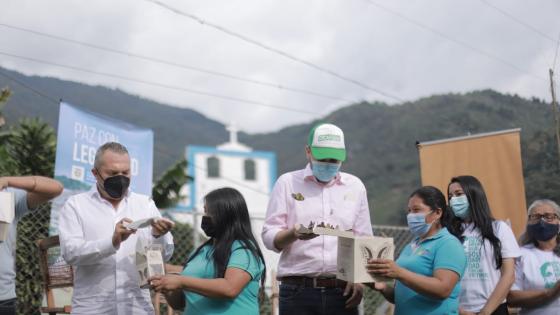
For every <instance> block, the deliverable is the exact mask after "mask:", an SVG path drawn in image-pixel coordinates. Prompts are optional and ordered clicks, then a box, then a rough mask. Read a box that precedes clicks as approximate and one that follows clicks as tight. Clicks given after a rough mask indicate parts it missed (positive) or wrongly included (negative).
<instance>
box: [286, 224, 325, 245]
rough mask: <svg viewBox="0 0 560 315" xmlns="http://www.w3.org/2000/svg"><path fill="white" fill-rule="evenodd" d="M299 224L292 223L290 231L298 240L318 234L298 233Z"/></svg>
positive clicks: (308, 238)
mask: <svg viewBox="0 0 560 315" xmlns="http://www.w3.org/2000/svg"><path fill="white" fill-rule="evenodd" d="M300 227H301V224H294V227H293V228H292V233H293V235H294V237H295V238H296V239H298V240H303V241H306V240H310V239H313V238H316V237H317V236H319V235H318V234H313V233H311V234H309V233H299V232H298V230H299V229H300Z"/></svg>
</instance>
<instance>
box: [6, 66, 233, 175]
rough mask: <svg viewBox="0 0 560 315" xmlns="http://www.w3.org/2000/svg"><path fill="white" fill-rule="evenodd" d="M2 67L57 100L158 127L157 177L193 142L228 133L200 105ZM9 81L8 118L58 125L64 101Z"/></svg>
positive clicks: (214, 139) (221, 139)
mask: <svg viewBox="0 0 560 315" xmlns="http://www.w3.org/2000/svg"><path fill="white" fill-rule="evenodd" d="M0 72H2V73H6V74H8V75H9V76H10V77H12V78H14V79H16V80H17V81H19V82H21V83H23V84H25V85H26V86H28V87H31V88H33V89H35V90H36V91H38V92H40V93H42V94H45V95H47V96H49V97H50V98H53V99H54V100H55V101H56V100H58V99H63V100H64V101H65V102H68V103H70V104H72V105H74V106H77V107H80V108H83V109H86V110H89V111H92V112H96V113H99V114H102V115H105V116H109V117H113V118H116V119H119V120H122V121H126V122H129V123H132V124H135V125H137V126H140V127H146V128H151V129H152V130H153V131H154V146H155V148H154V151H155V152H154V161H155V163H154V172H155V173H154V175H155V176H156V177H157V175H159V174H161V173H163V171H165V169H167V167H169V166H171V165H172V164H174V163H175V162H177V160H179V158H180V157H181V156H184V152H185V146H186V145H187V144H206V145H217V144H219V143H222V142H225V141H226V140H227V138H228V135H227V132H226V131H225V129H224V126H223V125H222V124H220V123H218V122H216V121H214V120H211V119H208V118H206V117H205V116H204V115H202V114H200V113H198V112H196V111H194V110H190V109H185V108H178V107H173V106H168V105H164V104H161V103H157V102H155V101H151V100H148V99H145V98H141V97H138V96H134V95H130V94H127V93H125V92H123V91H121V90H115V89H109V88H106V87H102V86H90V85H85V84H81V83H75V82H69V81H63V80H60V79H56V78H47V77H38V76H25V75H23V74H20V73H18V72H14V71H10V70H7V69H3V68H0ZM6 86H7V87H9V88H10V90H12V95H11V97H10V99H9V102H8V103H7V105H6V108H5V109H4V110H3V113H4V115H5V117H6V120H7V122H8V124H15V123H17V121H18V120H19V119H20V118H22V117H29V116H31V117H41V118H42V119H43V120H45V121H46V122H48V123H49V124H51V125H52V126H53V127H54V128H55V130H56V127H57V125H58V110H59V105H58V104H57V103H55V101H53V100H49V99H48V98H46V97H44V96H40V95H38V94H37V93H34V92H33V91H31V90H29V89H28V88H25V87H23V86H21V85H20V84H18V83H15V82H13V81H11V80H9V79H7V78H6V77H5V76H2V75H0V88H2V87H6ZM201 106H202V105H201Z"/></svg>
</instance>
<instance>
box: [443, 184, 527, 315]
mask: <svg viewBox="0 0 560 315" xmlns="http://www.w3.org/2000/svg"><path fill="white" fill-rule="evenodd" d="M447 192H448V197H449V205H450V207H451V209H452V210H453V213H454V215H455V217H456V218H457V220H456V221H455V224H453V225H452V226H451V227H450V228H451V231H450V232H452V233H453V234H455V235H458V234H461V235H462V236H463V238H464V239H463V247H464V248H465V253H466V255H467V268H466V270H465V274H464V275H463V278H462V280H461V294H460V295H459V314H462V315H471V314H492V315H502V314H508V309H507V304H506V297H507V294H508V293H509V290H510V288H511V286H512V284H513V282H514V269H515V266H514V260H515V258H516V257H519V247H518V245H517V241H516V239H515V236H514V235H513V232H512V231H511V228H510V227H509V225H508V224H507V223H505V222H503V221H498V220H495V219H494V218H493V217H492V213H491V211H490V206H489V204H488V199H487V198H486V193H485V192H484V188H483V187H482V184H481V183H480V181H479V180H478V179H477V178H475V177H473V176H458V177H454V178H452V179H451V182H450V183H449V186H448V189H447Z"/></svg>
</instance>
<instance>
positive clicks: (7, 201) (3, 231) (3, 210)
mask: <svg viewBox="0 0 560 315" xmlns="http://www.w3.org/2000/svg"><path fill="white" fill-rule="evenodd" d="M15 207H16V201H15V195H14V193H13V192H11V191H0V241H1V242H4V241H5V240H6V239H7V238H8V232H9V231H10V224H12V222H13V221H14V217H15V209H16V208H15Z"/></svg>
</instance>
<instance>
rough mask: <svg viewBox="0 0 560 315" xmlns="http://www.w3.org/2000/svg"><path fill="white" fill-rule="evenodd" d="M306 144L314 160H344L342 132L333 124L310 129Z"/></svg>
mask: <svg viewBox="0 0 560 315" xmlns="http://www.w3.org/2000/svg"><path fill="white" fill-rule="evenodd" d="M307 144H308V145H309V148H311V155H313V158H314V159H316V160H324V159H334V160H338V161H341V162H344V161H345V160H346V147H345V146H344V132H342V130H341V129H340V128H338V127H337V126H335V125H333V124H319V125H317V126H315V127H314V128H313V129H311V132H309V139H308V141H307Z"/></svg>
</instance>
